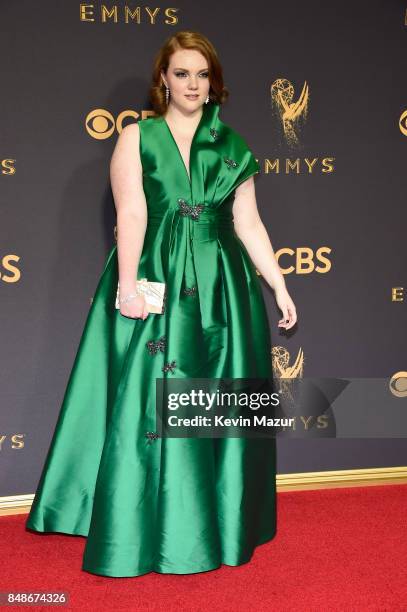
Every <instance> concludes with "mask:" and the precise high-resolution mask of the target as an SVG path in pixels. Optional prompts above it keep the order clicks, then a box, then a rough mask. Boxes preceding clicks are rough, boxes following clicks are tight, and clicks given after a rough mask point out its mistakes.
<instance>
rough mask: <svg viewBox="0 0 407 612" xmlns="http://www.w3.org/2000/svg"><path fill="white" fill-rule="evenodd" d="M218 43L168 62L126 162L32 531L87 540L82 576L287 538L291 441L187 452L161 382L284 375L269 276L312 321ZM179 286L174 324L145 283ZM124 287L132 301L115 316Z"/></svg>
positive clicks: (244, 553) (221, 556)
mask: <svg viewBox="0 0 407 612" xmlns="http://www.w3.org/2000/svg"><path fill="white" fill-rule="evenodd" d="M226 97H227V90H226V89H225V87H224V86H223V78H222V70H221V66H220V64H219V61H218V58H217V55H216V52H215V50H214V48H213V46H212V45H211V43H210V42H209V41H208V40H207V39H206V38H205V37H204V36H202V35H201V34H199V33H196V32H188V31H187V32H178V33H177V34H176V35H175V36H172V37H170V38H169V39H168V40H167V41H166V43H165V44H164V46H163V48H162V49H161V51H160V52H159V54H158V56H157V58H156V62H155V67H154V73H153V86H152V90H151V98H152V102H153V107H154V110H155V111H156V116H155V117H150V118H148V119H144V120H142V121H139V122H138V123H137V124H132V125H129V126H127V127H125V128H124V129H123V131H122V132H121V134H120V136H119V138H118V141H117V144H116V148H115V150H114V153H113V156H112V160H111V184H112V191H113V196H114V201H115V206H116V210H117V247H116V245H115V246H114V247H113V248H112V250H111V252H110V253H109V255H108V257H107V261H106V264H105V267H104V270H103V274H102V276H101V279H100V281H99V284H98V287H97V289H96V293H95V296H94V299H93V303H92V306H91V309H90V312H89V315H88V319H87V322H86V325H85V329H84V332H83V335H82V338H81V342H80V345H79V348H78V354H77V357H76V360H75V363H74V366H73V368H72V372H71V376H70V379H69V382H68V386H67V390H66V393H65V397H64V402H63V406H62V409H61V413H60V416H59V420H58V423H57V426H56V430H55V433H54V437H53V440H52V444H51V447H50V450H49V452H48V456H47V459H46V462H45V466H44V469H43V473H42V475H41V479H40V482H39V485H38V489H37V493H36V496H35V499H34V502H33V506H32V508H31V512H30V515H29V517H28V520H27V526H28V527H30V528H31V529H34V530H36V531H46V532H49V531H59V532H63V533H70V534H76V535H84V536H87V542H86V547H85V551H84V558H83V565H82V568H83V569H84V570H86V571H89V572H91V573H95V574H100V575H105V576H138V575H141V574H145V573H147V572H150V571H156V572H160V573H177V574H183V573H196V572H202V571H207V570H210V569H215V568H217V567H219V566H220V565H221V564H222V563H225V564H228V565H240V564H242V563H245V562H247V561H249V559H250V558H251V556H252V554H253V551H254V549H255V547H256V546H257V545H258V544H261V543H263V542H266V541H267V540H270V539H271V538H272V537H273V536H274V535H275V530H276V496H275V476H276V462H275V439H274V438H261V439H249V438H247V439H245V438H217V439H215V438H198V437H197V438H171V437H165V436H162V437H161V436H160V435H159V434H158V433H157V431H156V430H155V428H156V402H155V400H156V397H155V390H156V387H155V383H156V378H159V379H160V378H161V379H164V380H168V379H171V378H173V377H174V378H209V379H212V378H221V377H227V378H239V377H242V378H243V377H247V378H261V377H270V376H271V345H270V334H269V328H268V320H267V313H266V308H265V304H264V300H263V295H262V292H261V287H260V282H259V279H258V278H257V275H256V269H255V268H256V267H257V268H258V270H259V271H260V273H261V274H262V276H263V277H264V278H265V280H266V281H267V282H268V283H269V285H270V286H271V287H272V288H273V290H274V292H275V296H276V301H277V304H278V306H279V307H280V309H281V311H282V312H283V318H282V319H281V320H280V322H279V326H281V327H284V328H285V329H289V328H291V327H292V326H293V325H294V323H295V322H296V312H295V307H294V304H293V302H292V300H291V298H290V296H289V294H288V292H287V289H286V287H285V283H284V279H283V276H282V274H281V272H280V270H279V267H278V264H277V262H276V259H275V256H274V253H273V249H272V246H271V244H270V240H269V238H268V235H267V232H266V230H265V228H264V226H263V224H262V222H261V220H260V219H259V216H258V212H257V206H256V198H255V189H254V181H253V175H254V174H256V173H257V172H258V171H259V165H258V163H257V161H256V160H255V158H254V156H253V154H252V152H251V151H250V149H249V148H248V146H247V144H246V142H245V140H244V139H243V138H242V137H241V136H240V135H239V134H238V133H237V132H236V131H234V130H233V129H232V128H231V127H230V126H228V125H226V124H225V123H224V122H223V121H222V120H221V119H220V118H219V109H220V104H221V103H223V102H224V100H225V99H226ZM141 278H147V279H148V280H149V281H155V282H160V283H165V285H166V300H165V307H164V311H163V313H162V314H158V313H151V312H148V309H147V302H146V300H145V297H144V295H143V294H140V292H139V290H138V287H137V285H136V282H135V279H141ZM118 282H119V305H120V308H119V309H117V308H115V299H116V290H117V285H118Z"/></svg>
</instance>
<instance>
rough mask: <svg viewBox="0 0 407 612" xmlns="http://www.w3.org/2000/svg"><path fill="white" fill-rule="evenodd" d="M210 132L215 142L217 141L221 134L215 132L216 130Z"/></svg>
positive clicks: (212, 129)
mask: <svg viewBox="0 0 407 612" xmlns="http://www.w3.org/2000/svg"><path fill="white" fill-rule="evenodd" d="M209 132H210V134H211V136H212V138H213V139H214V140H217V139H218V138H219V132H218V131H217V130H215V128H211V129H210V130H209Z"/></svg>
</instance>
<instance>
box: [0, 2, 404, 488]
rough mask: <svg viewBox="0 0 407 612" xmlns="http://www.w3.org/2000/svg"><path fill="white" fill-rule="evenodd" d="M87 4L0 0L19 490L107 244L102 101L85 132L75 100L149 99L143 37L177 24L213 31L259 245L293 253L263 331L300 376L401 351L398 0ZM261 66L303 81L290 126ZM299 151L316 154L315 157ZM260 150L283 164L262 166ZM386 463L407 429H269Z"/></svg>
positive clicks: (309, 467)
mask: <svg viewBox="0 0 407 612" xmlns="http://www.w3.org/2000/svg"><path fill="white" fill-rule="evenodd" d="M84 6H85V5H84ZM86 6H87V7H88V8H87V9H81V4H80V3H79V2H74V1H73V0H69V1H67V0H52V1H51V0H42V1H41V2H39V3H35V4H33V3H32V2H29V1H28V0H20V1H19V2H16V3H12V2H7V3H6V2H2V3H1V7H0V11H1V21H0V28H1V36H0V48H1V52H2V54H1V55H2V59H3V61H2V76H1V80H2V96H1V100H2V112H1V118H0V130H1V153H0V164H1V170H2V172H1V174H0V193H1V220H0V227H1V235H0V239H1V244H0V247H1V253H0V298H1V353H2V354H1V359H2V361H1V364H2V365H1V370H0V394H1V423H0V436H1V437H0V441H1V451H0V458H1V483H0V485H1V486H0V496H6V495H15V494H25V493H33V492H34V491H35V487H36V484H37V481H38V478H39V475H40V470H41V468H42V465H43V462H44V459H45V454H46V451H47V449H48V446H49V443H50V439H51V435H52V432H53V429H54V426H55V423H56V420H57V416H58V412H59V409H60V405H61V402H62V397H63V393H64V390H65V386H66V383H67V380H68V376H69V372H70V369H71V367H72V364H73V360H74V357H75V354H76V350H77V347H78V343H79V339H80V336H81V333H82V330H83V326H84V322H85V319H86V316H87V312H88V310H89V306H90V300H91V298H92V295H93V292H94V290H95V288H96V285H97V282H98V279H99V276H100V274H101V272H102V269H103V265H104V261H105V257H106V255H107V253H108V251H109V250H110V248H111V246H112V245H113V244H114V236H113V228H114V224H115V215H114V204H113V200H112V194H111V189H110V184H109V161H110V157H111V154H112V151H113V148H114V145H115V142H116V139H117V134H118V132H117V128H116V126H115V124H114V123H113V124H110V123H109V120H107V123H106V129H107V130H109V128H110V127H112V130H111V131H112V133H111V135H110V136H108V137H102V138H100V139H98V138H96V137H95V135H94V134H93V135H92V128H93V129H95V126H96V129H99V130H100V129H102V128H103V120H100V119H99V120H98V121H97V122H96V124H93V123H92V122H91V127H90V128H89V131H88V130H87V128H86V124H87V123H88V122H87V118H88V116H89V113H91V112H92V111H94V110H95V109H103V111H104V113H106V112H107V113H108V114H109V113H110V114H111V116H112V117H113V120H114V121H117V120H118V118H119V115H120V113H123V112H124V113H126V112H127V111H130V112H131V113H133V117H132V116H125V118H124V120H123V125H124V124H126V123H128V122H130V121H134V120H136V119H137V116H138V114H139V115H141V114H142V112H143V111H147V110H148V109H150V108H151V106H150V104H149V101H148V87H149V84H150V74H151V69H152V61H153V57H154V55H155V53H156V51H157V50H158V48H159V47H160V45H161V44H162V42H163V41H164V39H165V38H166V37H167V36H169V35H170V34H172V33H174V32H175V31H177V30H181V29H196V30H198V31H201V32H202V33H204V34H205V35H206V36H208V37H209V39H210V40H211V41H212V42H213V43H214V45H215V47H216V48H217V50H218V52H219V55H220V59H221V62H222V64H223V67H224V74H225V83H226V85H227V87H228V88H229V89H230V92H231V96H230V100H229V102H228V103H227V105H225V106H224V107H223V109H221V115H220V117H221V118H222V119H223V121H225V122H226V123H229V124H230V125H232V126H233V127H234V128H235V129H237V130H238V131H239V132H240V133H241V134H242V135H243V136H244V137H245V138H246V139H247V141H248V142H249V144H250V146H251V148H252V150H253V152H254V153H255V155H256V157H257V158H258V160H259V162H260V166H261V168H262V172H261V174H260V175H258V176H257V178H256V190H257V201H258V206H259V210H260V213H261V215H262V218H263V220H264V223H265V225H266V227H267V229H268V230H269V233H270V236H271V239H272V243H273V246H274V249H275V251H276V252H278V253H279V252H280V249H291V250H292V254H282V255H281V257H280V259H279V262H280V265H281V267H282V268H284V269H285V268H287V267H288V266H293V270H292V271H291V272H290V273H288V274H287V275H286V282H287V286H288V288H289V291H290V293H291V295H292V297H293V299H294V301H295V303H296V306H297V310H298V315H299V322H298V326H297V327H296V329H295V331H294V332H293V333H289V334H288V335H287V334H281V333H280V332H279V331H278V328H277V322H278V320H279V318H280V316H281V314H280V312H279V311H278V309H277V308H276V305H275V301H274V298H273V294H272V293H271V292H270V291H269V290H268V289H267V288H266V287H264V294H265V297H266V300H267V306H268V311H269V316H270V324H271V331H272V338H273V344H274V345H276V346H281V347H283V348H284V350H286V351H288V355H289V359H290V364H292V363H293V362H294V361H295V359H296V357H297V355H298V352H299V351H300V350H301V351H303V355H304V358H303V362H302V372H301V375H302V376H304V377H306V376H314V377H320V376H321V377H384V378H387V377H388V378H390V377H391V376H392V375H393V374H394V373H396V372H399V371H403V370H406V369H407V362H406V352H405V339H406V335H405V318H406V306H405V302H404V301H398V302H394V301H392V299H391V289H392V287H399V286H403V283H404V279H405V267H404V265H403V264H404V262H405V260H406V257H405V255H406V246H405V245H406V240H405V231H406V227H407V224H406V212H405V211H406V206H405V193H406V187H407V184H406V172H405V158H406V147H407V131H406V129H405V127H406V123H407V122H406V121H405V119H403V120H402V123H401V125H399V120H400V117H402V115H403V113H404V112H405V110H406V109H407V97H406V87H405V81H406V79H405V49H406V42H405V41H406V36H407V27H406V25H405V11H406V6H405V3H404V2H402V1H399V0H391V1H390V0H387V1H385V0H381V1H380V0H357V1H356V2H354V3H352V4H349V3H346V2H343V3H336V4H335V7H333V6H332V5H330V4H327V3H326V2H322V1H318V0H309V1H308V2H307V3H304V2H300V1H299V0H297V1H294V2H284V3H281V2H270V1H269V2H265V1H263V2H261V1H258V0H255V1H254V2H251V3H250V4H247V3H245V4H243V3H242V4H241V5H239V4H238V3H236V2H233V3H232V2H215V1H213V0H206V2H205V3H204V4H201V3H195V4H193V3H192V2H178V3H177V4H176V9H169V7H167V5H157V6H158V8H159V11H158V12H157V14H156V17H155V19H154V20H152V19H151V17H149V15H148V12H147V10H146V8H145V6H144V5H139V6H140V23H135V22H134V21H133V22H131V20H129V21H130V22H129V23H126V18H125V6H126V4H125V3H124V2H122V1H118V2H116V3H114V4H113V3H108V4H107V5H106V6H107V7H108V8H115V9H116V11H117V18H116V21H115V18H114V17H111V18H107V19H106V21H105V22H104V21H103V15H102V7H103V5H102V4H100V3H99V2H94V3H93V4H88V5H86ZM128 6H129V7H130V8H131V9H132V10H134V9H135V8H136V6H137V4H135V3H129V4H128ZM155 7H156V5H154V7H153V5H151V8H155ZM81 10H83V11H85V14H86V15H87V17H86V19H83V18H81ZM165 11H167V13H168V16H166V15H165ZM277 79H286V80H287V81H289V82H290V83H291V84H292V87H293V100H292V102H296V101H297V100H298V99H299V98H300V94H301V90H302V88H303V86H304V83H306V84H307V86H308V88H309V89H308V97H307V100H306V101H307V112H304V111H303V112H302V113H301V114H300V118H299V121H298V125H294V131H295V132H296V134H297V135H298V137H299V140H298V143H297V144H296V145H293V144H292V143H290V141H289V140H288V138H287V136H286V134H285V133H284V132H283V131H282V129H281V125H282V123H281V115H280V116H279V114H278V109H277V108H276V106H275V104H274V103H273V96H272V92H271V89H273V91H275V87H274V88H272V86H273V84H275V82H276V80H277ZM284 83H285V81H284V82H283V84H284ZM285 84H286V85H287V83H285ZM403 121H404V123H403ZM403 126H404V129H403ZM102 132H103V129H102ZM326 158H330V159H331V161H330V162H329V163H330V164H331V166H332V171H331V172H324V171H323V169H324V167H325V166H324V162H323V160H324V159H326ZM286 159H291V160H292V161H294V160H296V159H298V172H296V171H291V172H288V173H287V172H286V171H285V160H286ZM306 159H308V160H313V159H316V160H317V161H316V162H315V165H314V167H313V168H314V169H313V172H312V173H310V172H309V170H308V166H307V164H306V162H305V160H306ZM267 160H269V161H270V163H273V162H274V161H275V160H279V163H280V171H279V172H276V171H275V170H269V171H268V172H267V167H268V166H267ZM321 247H326V248H327V249H328V252H327V254H326V257H327V259H328V260H329V261H330V269H327V268H326V267H325V268H324V265H323V264H321V265H322V271H316V270H315V269H314V270H313V271H310V272H309V273H304V272H306V271H307V270H306V269H304V267H301V265H300V263H299V262H300V259H299V257H298V256H299V255H300V254H301V252H303V251H301V249H307V250H308V253H310V254H311V255H310V257H311V260H312V261H313V262H314V263H315V264H318V263H320V262H318V261H317V259H318V258H317V251H318V249H319V248H321ZM395 401H400V402H402V401H404V402H406V399H405V398H398V399H397V400H395ZM91 435H92V432H91V431H90V432H89V436H91ZM398 465H406V443H405V440H404V439H403V438H399V439H332V438H329V439H303V440H301V439H294V440H293V439H291V440H288V439H280V440H279V441H278V472H279V473H288V472H297V471H299V472H307V471H314V470H318V471H319V470H332V469H342V468H343V469H346V468H363V467H385V466H398Z"/></svg>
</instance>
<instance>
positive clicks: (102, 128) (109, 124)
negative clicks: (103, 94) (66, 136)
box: [85, 108, 155, 140]
mask: <svg viewBox="0 0 407 612" xmlns="http://www.w3.org/2000/svg"><path fill="white" fill-rule="evenodd" d="M153 115H155V113H154V111H149V110H147V111H142V112H141V115H140V113H137V112H136V111H133V110H125V111H123V112H121V113H120V114H119V115H118V117H117V119H115V118H114V117H113V115H112V113H110V112H109V111H107V110H106V109H104V108H95V109H94V110H93V111H91V112H90V113H89V114H88V115H87V117H86V120H85V127H86V131H87V132H88V134H89V135H90V136H92V138H95V139H96V140H106V139H107V138H110V136H111V135H112V134H113V132H114V131H115V130H117V131H118V132H119V134H120V132H121V131H122V129H123V121H124V120H125V119H127V118H128V117H132V118H133V119H139V118H140V117H141V119H145V118H146V117H150V116H153Z"/></svg>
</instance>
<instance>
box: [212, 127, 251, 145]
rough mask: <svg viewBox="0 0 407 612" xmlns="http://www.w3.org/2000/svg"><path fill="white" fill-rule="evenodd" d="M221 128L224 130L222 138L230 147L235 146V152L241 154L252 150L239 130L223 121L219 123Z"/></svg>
mask: <svg viewBox="0 0 407 612" xmlns="http://www.w3.org/2000/svg"><path fill="white" fill-rule="evenodd" d="M219 126H220V128H221V130H222V136H223V138H224V140H225V142H226V143H227V144H228V145H233V148H234V149H235V150H238V151H241V152H244V151H247V150H249V151H250V150H251V148H250V146H249V143H248V140H247V139H246V138H245V137H244V136H243V135H242V134H241V133H240V132H239V131H238V130H237V129H235V128H233V127H232V126H231V125H229V124H228V123H225V122H223V121H219Z"/></svg>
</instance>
